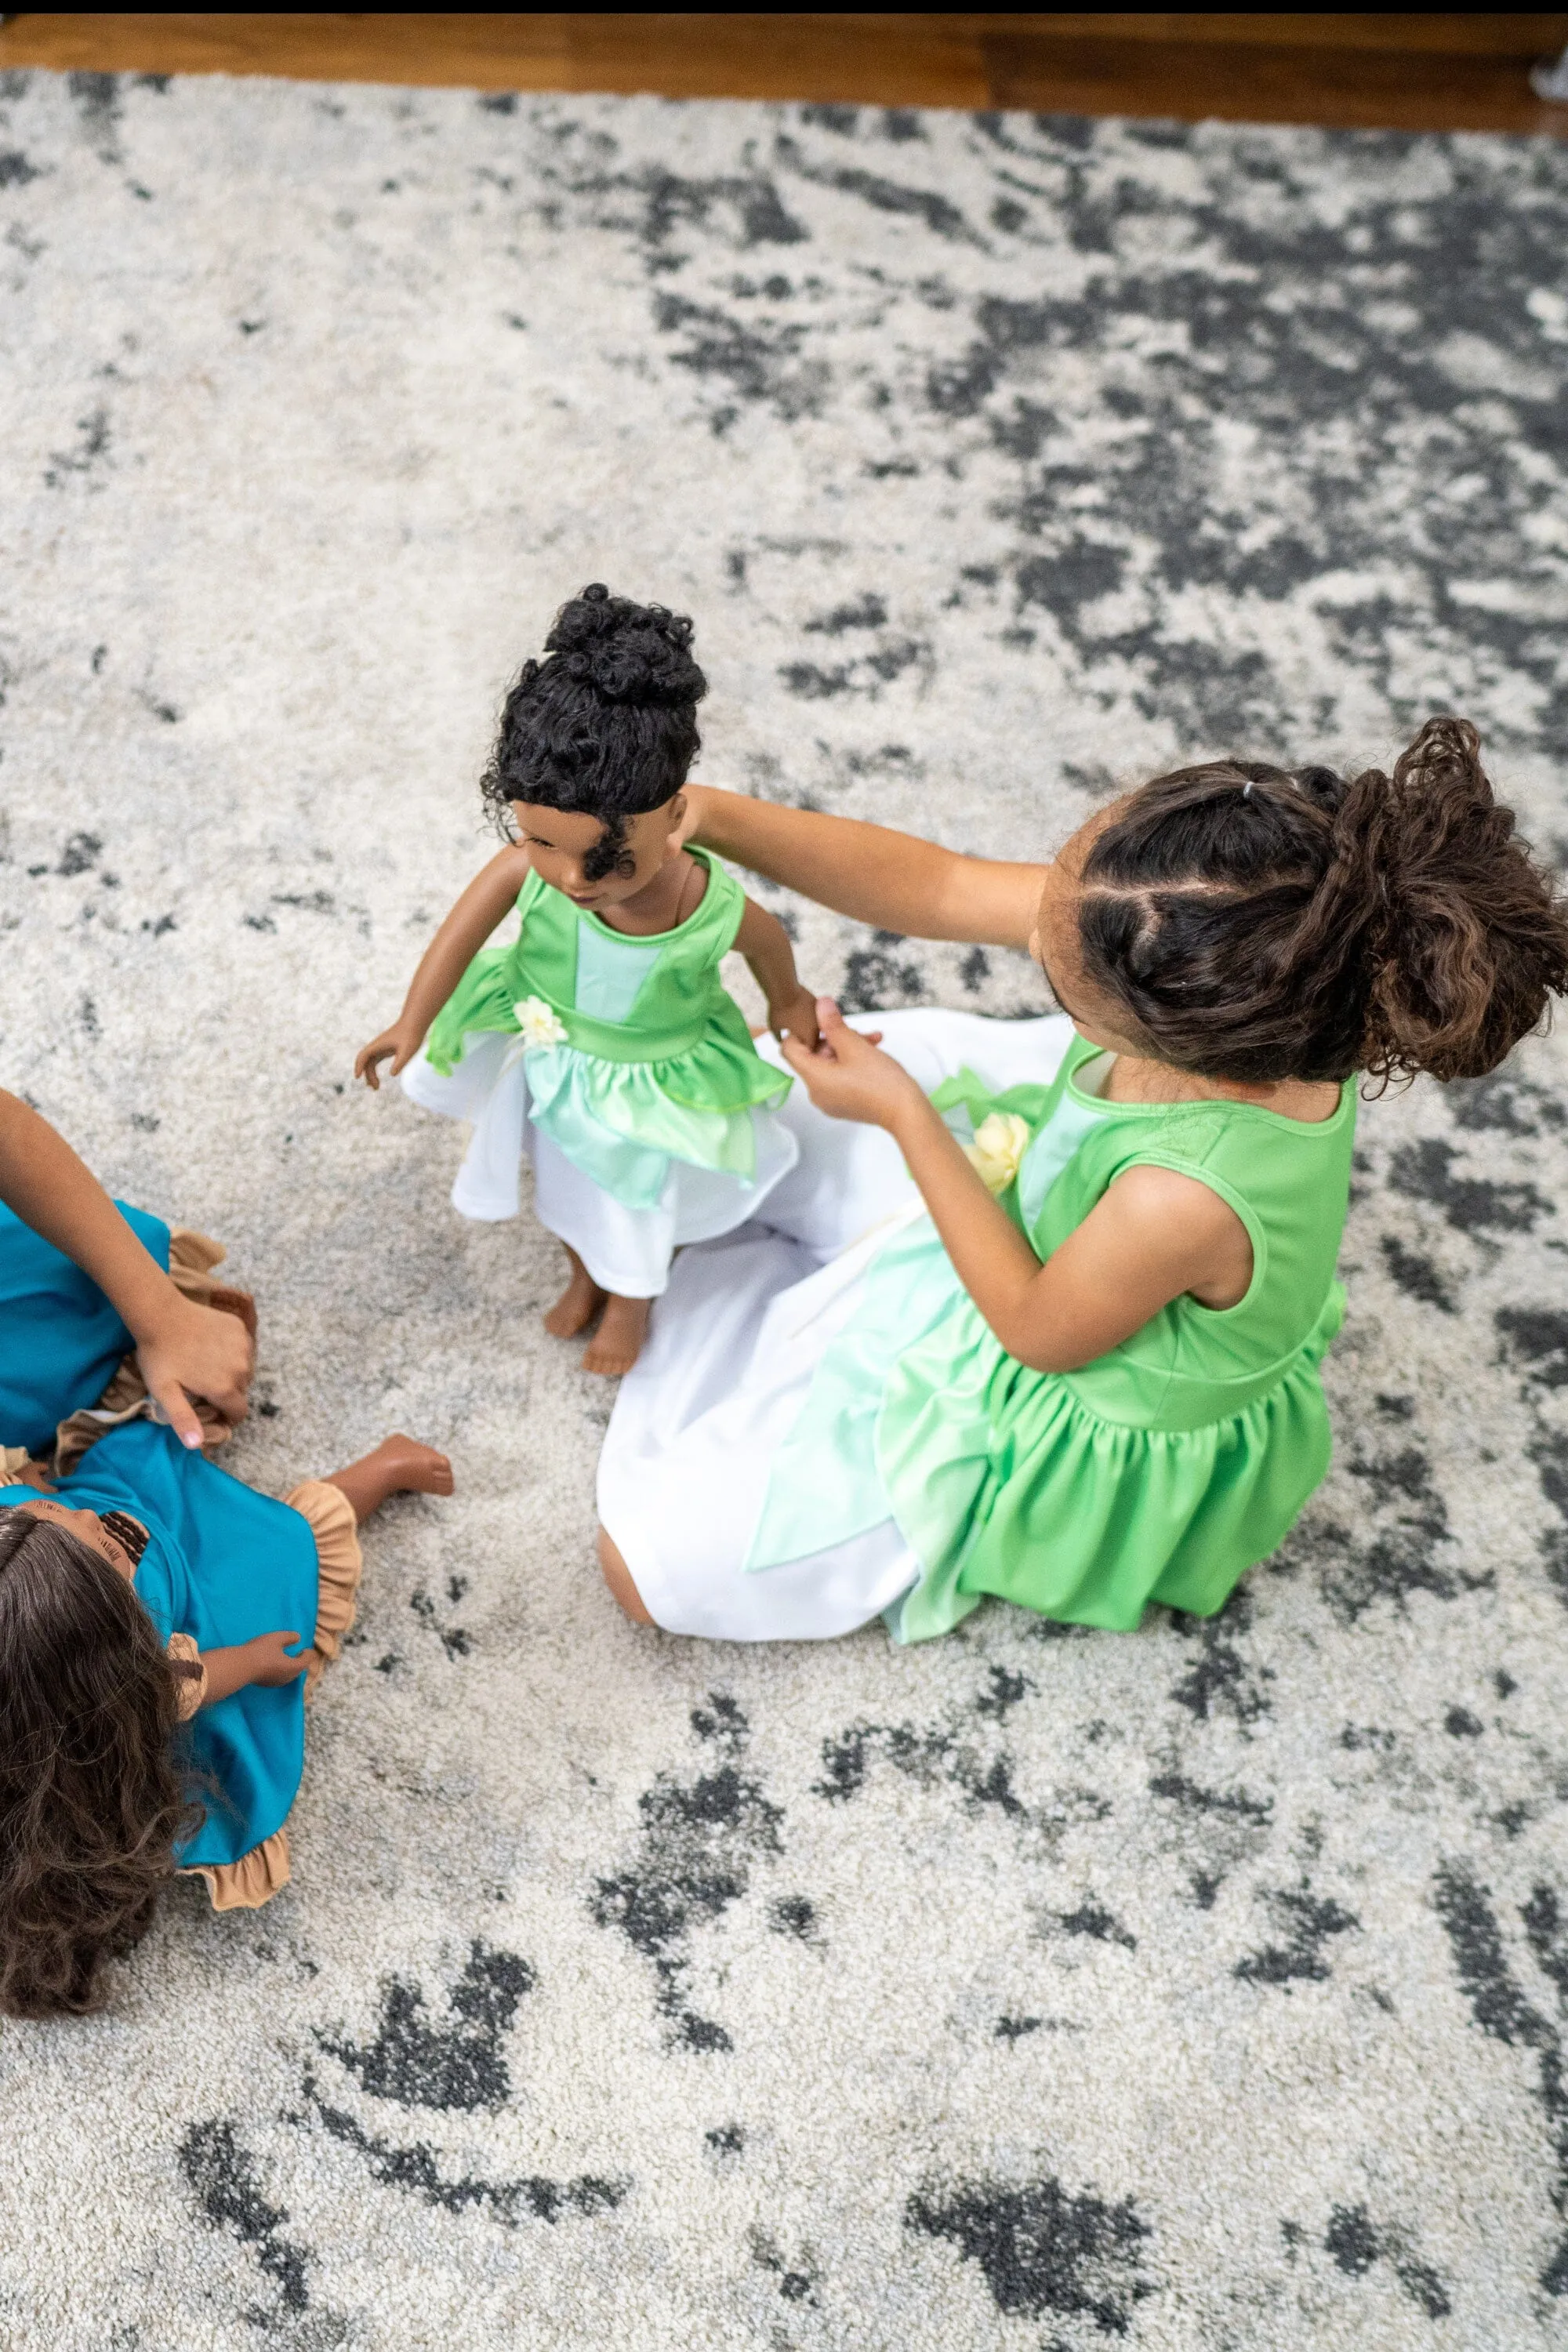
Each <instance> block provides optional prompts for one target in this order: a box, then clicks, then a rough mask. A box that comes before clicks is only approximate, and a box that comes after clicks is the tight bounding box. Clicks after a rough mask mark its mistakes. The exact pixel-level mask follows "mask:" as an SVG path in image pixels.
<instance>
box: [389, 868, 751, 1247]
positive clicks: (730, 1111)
mask: <svg viewBox="0 0 1568 2352" xmlns="http://www.w3.org/2000/svg"><path fill="white" fill-rule="evenodd" d="M690 855H691V856H693V857H695V858H696V859H697V860H698V862H699V863H700V865H702V866H706V868H707V869H708V885H707V888H706V889H705V890H704V892H703V895H702V898H701V901H700V904H699V906H698V907H697V908H696V909H695V911H694V912H693V913H692V914H691V915H689V917H688V918H687V919H686V921H685V922H684V923H682V924H680V925H679V928H678V929H675V930H672V931H661V932H658V933H656V934H654V935H652V936H651V937H634V936H633V935H632V934H630V933H628V932H626V931H617V930H614V929H611V927H610V925H609V924H607V923H605V922H602V921H601V920H600V919H599V918H598V916H597V915H595V914H594V913H593V912H592V911H591V910H589V909H585V908H581V907H574V905H573V903H572V901H571V899H570V898H566V897H565V896H564V895H563V893H562V892H561V891H559V890H554V889H552V888H551V887H550V885H549V884H548V883H547V882H543V881H542V880H541V879H540V877H539V876H538V875H537V874H534V873H531V874H530V875H529V877H528V879H527V880H526V881H525V882H524V884H523V886H522V889H521V893H520V895H519V898H518V902H517V905H518V912H519V914H520V915H521V919H522V929H521V932H520V934H519V937H518V939H517V941H516V943H515V945H514V946H512V947H510V948H490V949H487V950H483V951H482V952H481V953H480V954H479V955H477V956H476V957H475V958H474V961H473V962H472V963H471V964H470V965H469V966H468V970H467V971H465V972H464V974H463V977H462V979H461V980H460V981H459V982H458V986H457V988H456V990H455V991H454V992H453V994H452V996H451V997H450V999H449V1000H448V1001H447V1004H446V1005H445V1006H444V1007H443V1008H442V1011H441V1013H439V1015H438V1016H437V1020H436V1022H435V1024H434V1025H433V1027H432V1029H431V1032H430V1039H429V1044H428V1046H427V1047H426V1053H427V1056H428V1060H429V1063H430V1066H431V1067H432V1068H433V1069H435V1070H436V1071H437V1072H438V1073H439V1074H440V1075H442V1076H448V1075H450V1073H451V1072H452V1071H454V1070H455V1069H456V1068H457V1066H458V1064H459V1063H460V1062H461V1060H462V1059H463V1056H464V1054H465V1052H466V1051H467V1050H468V1046H467V1041H468V1038H469V1037H471V1036H473V1035H475V1034H479V1033H484V1032H492V1033H494V1032H499V1033H500V1034H505V1035H510V1036H513V1037H516V1038H517V1039H518V1040H519V1042H520V1045H521V1050H522V1052H523V1054H524V1055H525V1057H526V1062H527V1070H528V1089H529V1097H530V1100H529V1116H530V1118H531V1119H532V1121H533V1123H534V1125H535V1126H536V1127H539V1128H542V1129H543V1130H544V1131H545V1133H546V1134H547V1135H549V1136H550V1137H551V1138H552V1140H553V1141H554V1142H555V1143H556V1145H558V1147H559V1148H560V1150H562V1151H563V1153H564V1154H565V1156H566V1158H567V1159H568V1160H571V1161H572V1162H573V1164H574V1166H575V1167H576V1168H578V1169H580V1170H581V1171H582V1173H583V1174H584V1175H585V1176H587V1177H589V1178H591V1179H592V1181H594V1182H595V1184H597V1185H599V1186H600V1187H601V1189H602V1190H603V1191H605V1192H608V1193H609V1194H610V1195H611V1197H612V1198H613V1199H615V1200H616V1201H619V1202H621V1203H622V1205H623V1206H624V1207H626V1208H630V1209H652V1208H656V1207H657V1206H658V1202H659V1200H660V1197H661V1195H662V1193H663V1191H664V1187H665V1183H666V1181H667V1180H668V1173H669V1164H670V1161H671V1160H680V1161H682V1162H684V1163H686V1164H687V1165H689V1166H690V1167H694V1168H704V1169H708V1170H710V1171H713V1172H715V1173H721V1174H724V1175H728V1176H732V1177H735V1178H736V1179H738V1180H739V1181H740V1182H741V1183H742V1184H746V1183H750V1182H752V1181H753V1179H754V1177H755V1174H756V1163H757V1153H756V1140H755V1135H754V1131H753V1125H752V1117H751V1113H752V1109H753V1108H755V1107H756V1106H759V1105H764V1104H765V1105H772V1104H774V1103H777V1102H779V1101H781V1100H782V1099H783V1097H784V1095H786V1094H787V1093H788V1091H789V1088H790V1086H791V1083H792V1081H791V1079H790V1078H789V1076H787V1074H785V1075H782V1076H781V1074H780V1072H779V1071H778V1070H776V1069H770V1068H769V1067H768V1066H767V1065H766V1063H764V1062H763V1061H761V1060H760V1059H759V1058H758V1055H757V1051H756V1048H755V1046H754V1045H752V1036H751V1032H750V1031H749V1030H748V1028H747V1026H746V1023H745V1017H744V1015H743V1014H742V1012H741V1008H740V1006H739V1005H738V1004H737V1003H735V1001H734V999H733V998H732V997H731V995H730V994H729V993H728V992H727V991H726V989H725V988H724V985H723V983H722V982H721V979H720V977H719V963H720V959H721V957H722V956H724V955H726V954H727V953H728V952H729V950H730V949H731V947H732V946H733V945H734V941H735V933H736V931H737V930H738V929H739V928H740V923H741V918H742V913H743V912H744V910H745V893H744V892H743V891H742V888H741V886H740V884H739V883H738V882H737V881H736V880H735V878H734V877H733V876H732V875H731V874H729V873H727V872H726V871H725V869H724V867H723V866H721V865H720V864H719V862H718V860H717V859H716V858H714V857H710V856H709V854H708V852H707V851H706V850H702V849H694V850H693V851H691V853H690Z"/></svg>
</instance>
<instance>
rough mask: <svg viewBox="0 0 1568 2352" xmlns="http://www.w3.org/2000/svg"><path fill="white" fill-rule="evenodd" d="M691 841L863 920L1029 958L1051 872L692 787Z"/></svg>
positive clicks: (687, 830)
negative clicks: (1025, 952)
mask: <svg viewBox="0 0 1568 2352" xmlns="http://www.w3.org/2000/svg"><path fill="white" fill-rule="evenodd" d="M685 789H686V798H687V803H688V815H687V819H686V822H685V824H684V825H683V827H682V835H683V838H684V839H686V840H688V841H692V840H695V841H698V842H700V844H701V845H702V847H703V848H704V849H711V850H713V851H714V852H715V853H716V854H717V855H718V856H721V857H727V858H730V859H732V860H733V862H734V863H735V864H736V865H737V866H746V867H748V868H749V870H750V871H751V872H752V873H753V874H765V875H766V876H767V877H768V878H769V880H770V881H773V882H783V883H784V884H786V885H787V886H788V887H789V888H790V889H792V890H798V891H799V892H800V893H801V895H802V897H803V898H815V899H816V902H817V904H818V905H819V906H823V907H831V908H833V909H834V911H835V912H836V913H837V914H840V915H852V916H853V917H854V918H855V919H856V921H857V922H861V923H872V924H875V925H876V927H877V928H878V929H880V930H888V931H900V932H903V933H905V934H906V935H907V936H909V937H910V938H912V939H921V940H983V941H984V942H985V944H986V945H988V946H991V947H1001V948H1023V949H1025V950H1027V948H1028V944H1029V935H1030V933H1031V931H1032V930H1033V929H1034V928H1035V916H1036V913H1037V909H1038V907H1039V903H1040V890H1041V887H1042V885H1043V883H1044V880H1045V868H1044V866H1028V865H1014V864H1012V863H1011V862H1009V861H1006V860H1004V859H1000V858H990V857H961V856H959V855H958V853H957V852H956V851H955V850H952V849H939V848H938V846H937V845H936V844H935V842H931V841H921V840H920V839H918V838H917V836H916V835H913V834H910V833H894V832H892V831H891V830H890V829H889V827H888V826H886V825H880V824H859V823H858V821H857V820H856V819H854V818H851V817H843V816H825V815H823V814H820V813H819V812H817V811H816V810H813V809H792V808H780V807H778V806H777V805H776V804H775V803H773V802H772V801H753V800H748V799H747V798H746V797H745V796H744V795H743V794H742V793H721V792H715V791H714V790H713V788H712V787H711V785H707V784H688V785H687V786H686V788H685Z"/></svg>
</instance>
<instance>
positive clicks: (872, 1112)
mask: <svg viewBox="0 0 1568 2352" xmlns="http://www.w3.org/2000/svg"><path fill="white" fill-rule="evenodd" d="M822 1030H823V1038H824V1042H825V1045H826V1046H827V1047H828V1048H829V1049H830V1052H831V1055H832V1058H831V1059H830V1058H828V1055H827V1054H808V1053H805V1052H804V1051H803V1050H801V1049H800V1048H799V1047H797V1046H795V1045H794V1044H793V1043H786V1044H785V1045H784V1058H785V1060H786V1061H787V1062H788V1063H789V1066H790V1067H791V1069H792V1070H794V1071H795V1074H796V1076H798V1077H799V1078H800V1080H801V1082H802V1083H803V1085H804V1086H805V1089H806V1091H807V1093H808V1094H809V1095H810V1096H811V1098H812V1100H813V1101H814V1102H815V1103H816V1106H817V1108H818V1109H819V1110H825V1111H826V1112H827V1113H828V1115H829V1116H830V1117H833V1118H857V1119H861V1120H864V1121H866V1122H868V1124H870V1125H873V1126H877V1127H884V1128H886V1129H887V1130H888V1132H889V1134H890V1135H891V1136H892V1138H893V1139H894V1141H895V1142H896V1143H897V1144H898V1146H899V1149H900V1150H901V1151H902V1153H903V1155H904V1158H905V1160H906V1161H907V1163H908V1165H909V1170H910V1174H911V1175H912V1176H913V1178H914V1180H915V1182H916V1183H917V1184H918V1185H919V1187H920V1190H921V1197H922V1199H923V1200H924V1202H925V1204H926V1207H927V1209H928V1210H929V1211H930V1212H931V1222H932V1223H933V1224H934V1225H935V1226H936V1229H937V1231H938V1233H939V1234H941V1236H942V1242H943V1244H944V1245H945V1247H946V1250H947V1254H948V1255H949V1256H950V1257H951V1258H952V1263H953V1267H954V1270H955V1272H956V1273H957V1275H958V1277H959V1280H960V1281H961V1282H962V1283H963V1286H964V1288H965V1289H966V1290H967V1291H968V1293H969V1295H970V1297H971V1298H973V1301H974V1304H975V1305H976V1307H978V1308H979V1309H980V1312H981V1314H982V1315H983V1316H984V1318H985V1320H986V1322H987V1323H988V1324H989V1326H990V1328H991V1329H992V1330H993V1331H994V1333H995V1335H996V1338H997V1339H999V1340H1000V1341H1001V1343H1002V1345H1003V1347H1004V1348H1005V1349H1006V1350H1007V1353H1008V1354H1009V1355H1010V1356H1016V1358H1017V1360H1018V1361H1019V1362H1020V1363H1023V1364H1028V1365H1031V1366H1032V1367H1033V1368H1034V1370H1037V1371H1041V1372H1072V1371H1077V1370H1078V1369H1079V1366H1080V1365H1082V1364H1089V1363H1092V1362H1093V1361H1094V1360H1095V1358H1096V1357H1097V1356H1103V1355H1105V1354H1106V1353H1107V1352H1108V1351H1109V1350H1110V1349H1112V1348H1116V1347H1120V1346H1121V1342H1122V1341H1123V1340H1124V1339H1131V1337H1132V1334H1133V1332H1134V1331H1140V1330H1142V1328H1143V1326H1144V1324H1145V1323H1147V1322H1148V1321H1149V1320H1150V1318H1152V1316H1155V1315H1157V1314H1158V1313H1159V1311H1160V1309H1161V1307H1164V1306H1167V1305H1168V1304H1169V1303H1170V1301H1171V1300H1172V1299H1173V1298H1179V1297H1182V1296H1183V1294H1184V1292H1188V1291H1193V1292H1195V1293H1198V1294H1199V1295H1200V1296H1201V1295H1202V1294H1203V1293H1205V1291H1211V1290H1214V1289H1215V1287H1216V1286H1218V1287H1219V1289H1220V1291H1221V1295H1222V1296H1224V1295H1225V1292H1226V1286H1229V1287H1232V1288H1233V1287H1234V1285H1235V1274H1236V1264H1237V1253H1236V1235H1237V1228H1238V1227H1239V1226H1240V1219H1239V1218H1238V1217H1237V1215H1236V1213H1235V1211H1234V1210H1232V1209H1230V1208H1227V1207H1226V1203H1225V1202H1223V1201H1222V1200H1220V1198H1219V1197H1218V1195H1217V1194H1216V1193H1215V1192H1211V1191H1210V1190H1209V1188H1208V1186H1207V1185H1205V1184H1202V1183H1199V1182H1198V1181H1196V1180H1195V1179H1194V1178H1193V1177H1189V1176H1182V1175H1179V1174H1177V1173H1176V1172H1175V1171H1172V1170H1168V1169H1163V1168H1134V1169H1130V1170H1129V1171H1127V1173H1126V1174H1125V1175H1124V1176H1121V1177H1118V1178H1117V1180H1116V1181H1115V1182H1114V1183H1112V1184H1111V1185H1110V1187H1109V1189H1108V1190H1107V1192H1105V1194H1104V1196H1103V1198H1102V1199H1101V1200H1100V1202H1098V1203H1097V1204H1096V1206H1095V1207H1094V1208H1093V1209H1092V1210H1091V1211H1090V1212H1089V1215H1088V1216H1087V1217H1086V1218H1085V1219H1084V1221H1083V1223H1082V1224H1081V1225H1079V1227H1078V1229H1077V1230H1076V1232H1074V1233H1072V1234H1069V1235H1068V1238H1067V1240H1066V1241H1065V1242H1063V1244H1062V1245H1061V1247H1060V1248H1059V1249H1057V1250H1054V1251H1053V1252H1052V1254H1051V1255H1050V1256H1049V1258H1047V1261H1046V1263H1045V1264H1044V1265H1041V1263H1040V1261H1039V1259H1038V1258H1037V1256H1036V1255H1035V1253H1034V1251H1033V1250H1032V1249H1031V1248H1030V1246H1029V1244H1028V1243H1027V1241H1026V1239H1025V1238H1024V1235H1023V1234H1021V1233H1020V1232H1019V1231H1018V1228H1017V1227H1016V1225H1015V1224H1014V1223H1013V1221H1012V1219H1011V1218H1010V1217H1009V1216H1008V1215H1007V1213H1006V1212H1005V1209H1003V1208H1002V1207H1001V1205H1000V1204H999V1203H998V1202H995V1201H994V1200H993V1199H992V1197H991V1195H990V1193H989V1192H987V1191H986V1189H985V1187H984V1184H983V1183H982V1182H981V1181H980V1178H979V1177H978V1175H977V1174H976V1173H975V1171H974V1170H973V1168H972V1167H971V1165H970V1163H969V1160H967V1158H966V1157H965V1155H964V1153H963V1150H961V1148H960V1147H959V1145H958V1143H957V1142H956V1141H955V1140H954V1139H953V1137H952V1134H951V1133H950V1131H949V1129H948V1128H947V1126H946V1124H945V1123H944V1121H943V1120H942V1117H941V1115H940V1114H939V1113H938V1112H937V1111H935V1110H933V1109H932V1108H931V1104H930V1103H929V1102H928V1100H927V1099H926V1097H925V1096H924V1095H923V1094H922V1093H921V1089H920V1087H918V1086H917V1085H916V1083H915V1081H914V1079H913V1078H911V1077H910V1076H909V1074H908V1072H907V1071H905V1070H904V1069H902V1068H901V1067H900V1065H899V1064H898V1063H897V1062H895V1061H894V1060H893V1059H892V1058H891V1056H890V1055H887V1054H883V1053H879V1051H878V1050H877V1048H876V1047H875V1046H874V1045H871V1044H870V1043H869V1042H868V1040H867V1039H865V1038H863V1037H861V1036H859V1035H858V1034H857V1033H856V1032H855V1031H854V1030H852V1029H849V1028H847V1026H846V1024H845V1023H844V1021H843V1018H842V1015H841V1014H839V1013H837V1009H835V1008H827V1007H826V1005H825V1007H824V1010H823V1018H822ZM1242 1230H1243V1232H1245V1229H1242ZM1226 1303H1229V1301H1228V1297H1227V1298H1226Z"/></svg>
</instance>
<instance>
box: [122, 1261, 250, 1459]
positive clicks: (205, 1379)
mask: <svg viewBox="0 0 1568 2352" xmlns="http://www.w3.org/2000/svg"><path fill="white" fill-rule="evenodd" d="M136 1355H137V1360H138V1361H139V1362H140V1364H141V1366H142V1379H143V1380H144V1381H146V1383H147V1390H148V1393H149V1395H150V1396H152V1397H153V1400H154V1402H156V1403H158V1404H159V1405H160V1406H161V1407H162V1408H163V1412H164V1413H165V1414H166V1415H167V1417H168V1421H169V1425H170V1427H171V1428H172V1429H173V1430H174V1434H175V1436H176V1437H177V1438H178V1439H179V1440H180V1443H181V1444H182V1445H188V1446H191V1447H192V1448H195V1447H196V1446H198V1445H200V1444H203V1443H204V1438H205V1433H204V1431H203V1429H202V1424H201V1423H200V1421H199V1420H198V1419H197V1417H196V1413H195V1408H194V1406H193V1405H192V1403H191V1399H192V1397H194V1396H195V1397H205V1399H206V1401H207V1402H208V1403H209V1404H210V1405H213V1406H215V1407H216V1410H217V1411H218V1412H221V1413H222V1415H223V1417H224V1419H225V1421H226V1422H229V1423H235V1422H240V1421H243V1420H244V1419H245V1416H246V1413H247V1410H248V1404H247V1391H248V1389H249V1387H250V1375H251V1372H252V1371H253V1370H254V1369H255V1362H256V1344H255V1342H254V1340H253V1339H251V1336H250V1333H249V1331H248V1330H247V1328H246V1326H245V1324H244V1323H243V1322H242V1321H241V1320H240V1318H239V1317H238V1316H237V1315H226V1314H224V1313H222V1312H221V1311H220V1310H219V1309H218V1308H217V1307H199V1306H198V1305H197V1304H196V1302H195V1299H192V1298H184V1297H181V1295H180V1293H179V1292H178V1291H177V1290H175V1289H174V1286H173V1284H171V1285H170V1286H169V1296H168V1298H167V1300H166V1301H164V1302H163V1312H161V1313H160V1315H159V1317H158V1319H157V1321H156V1322H155V1324H154V1325H153V1328H152V1329H151V1330H145V1329H143V1330H142V1331H139V1332H137V1334H136Z"/></svg>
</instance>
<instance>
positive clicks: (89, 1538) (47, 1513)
mask: <svg viewBox="0 0 1568 2352" xmlns="http://www.w3.org/2000/svg"><path fill="white" fill-rule="evenodd" d="M16 1507H17V1509H18V1510H20V1511H26V1512H28V1513H30V1515H31V1516H32V1517H34V1518H35V1519H48V1520H50V1521H52V1523H53V1524H54V1525H55V1526H56V1527H58V1528H65V1529H66V1531H67V1533H68V1534H69V1535H73V1536H75V1537H76V1538H77V1540H78V1541H79V1543H84V1544H86V1546H87V1548H88V1549H89V1551H95V1552H96V1553H97V1554H98V1556H99V1558H100V1559H106V1560H107V1561H108V1562H109V1565H110V1568H111V1569H112V1570H114V1572H115V1574H116V1576H122V1577H124V1579H125V1580H126V1582H127V1583H130V1582H131V1580H132V1579H133V1577H134V1576H135V1574H136V1564H135V1562H134V1560H133V1559H132V1557H131V1554H130V1553H129V1552H128V1551H127V1550H126V1549H125V1546H124V1545H123V1544H122V1543H121V1541H120V1540H119V1538H118V1537H116V1536H111V1535H110V1532H109V1529H108V1528H106V1527H105V1526H104V1524H103V1521H102V1520H101V1519H100V1517H99V1516H98V1513H97V1512H96V1511H75V1510H72V1509H71V1508H70V1507H69V1506H68V1505H67V1504H65V1503H57V1502H53V1501H51V1500H50V1498H49V1497H48V1496H45V1495H40V1496H38V1499H37V1502H35V1503H18V1504H17V1506H16Z"/></svg>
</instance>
